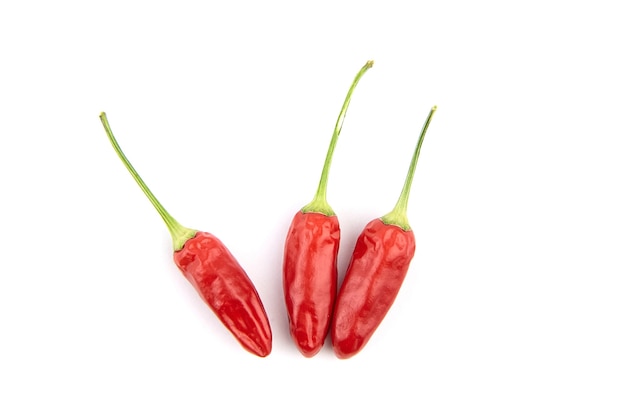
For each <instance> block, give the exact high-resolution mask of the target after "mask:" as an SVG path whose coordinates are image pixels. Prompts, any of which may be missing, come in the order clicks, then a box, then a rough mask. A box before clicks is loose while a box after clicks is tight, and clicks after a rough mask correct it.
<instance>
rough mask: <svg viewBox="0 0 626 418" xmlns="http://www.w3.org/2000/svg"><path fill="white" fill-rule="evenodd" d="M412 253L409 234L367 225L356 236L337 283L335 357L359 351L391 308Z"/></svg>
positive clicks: (390, 227) (377, 224) (381, 225)
mask: <svg viewBox="0 0 626 418" xmlns="http://www.w3.org/2000/svg"><path fill="white" fill-rule="evenodd" d="M414 254H415V236H414V235H413V231H411V230H409V231H405V230H403V229H402V228H400V227H398V226H395V225H386V224H384V223H383V222H382V221H381V220H380V219H375V220H373V221H371V222H370V223H368V224H367V225H366V226H365V228H364V229H363V232H361V235H359V237H358V239H357V241H356V245H355V248H354V252H353V254H352V259H351V260H350V264H349V265H348V270H347V271H346V276H345V278H344V280H343V283H342V284H341V288H340V290H339V294H338V296H337V302H336V303H335V312H334V317H333V323H332V326H331V340H332V344H333V350H334V351H335V355H336V356H337V357H339V358H341V359H347V358H350V357H352V356H354V355H355V354H357V353H358V352H359V351H361V350H362V349H363V347H364V346H365V344H367V342H368V341H369V339H370V338H371V336H372V335H373V334H374V331H376V328H378V326H379V325H380V323H381V322H382V320H383V318H384V317H385V315H387V312H388V311H389V309H390V308H391V305H392V304H393V302H394V300H395V299H396V296H397V295H398V292H399V291H400V287H401V286H402V282H403V281H404V278H405V277H406V273H407V271H408V269H409V264H410V263H411V260H412V259H413V255H414Z"/></svg>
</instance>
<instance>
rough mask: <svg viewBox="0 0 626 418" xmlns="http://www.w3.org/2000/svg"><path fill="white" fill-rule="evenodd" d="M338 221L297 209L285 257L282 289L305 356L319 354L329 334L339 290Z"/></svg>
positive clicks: (294, 334)
mask: <svg viewBox="0 0 626 418" xmlns="http://www.w3.org/2000/svg"><path fill="white" fill-rule="evenodd" d="M339 237H340V230H339V221H338V220H337V217H336V216H326V215H324V214H321V213H315V212H308V213H303V212H301V211H300V212H298V213H297V214H296V215H295V216H294V218H293V220H292V222H291V226H290V228H289V232H288V233H287V239H286V241H285V252H284V258H283V291H284V296H285V304H286V306H287V315H288V318H289V332H290V334H291V337H292V339H293V341H294V342H295V343H296V346H297V347H298V349H299V350H300V352H301V353H302V354H303V355H304V356H305V357H313V356H314V355H315V354H317V353H318V352H319V351H320V349H321V348H322V346H323V345H324V340H325V339H326V335H327V334H328V328H329V326H330V320H331V315H332V310H333V304H334V301H335V295H336V293H337V252H338V251H339Z"/></svg>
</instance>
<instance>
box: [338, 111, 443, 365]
mask: <svg viewBox="0 0 626 418" xmlns="http://www.w3.org/2000/svg"><path fill="white" fill-rule="evenodd" d="M436 109H437V108H436V107H433V108H432V109H431V111H430V113H429V115H428V118H427V119H426V122H425V124H424V127H423V129H422V133H421V135H420V138H419V141H418V143H417V146H416V148H415V152H414V154H413V158H412V160H411V164H410V166H409V172H408V174H407V176H406V179H405V182H404V187H403V188H402V192H401V193H400V197H399V199H398V202H397V203H396V206H395V207H394V209H393V210H392V211H391V212H389V213H388V214H386V215H385V216H382V217H381V218H378V219H374V220H372V221H371V222H369V223H368V224H367V225H366V226H365V228H364V230H363V231H362V232H361V234H360V235H359V237H358V238H357V241H356V245H355V247H354V252H353V254H352V258H351V260H350V263H349V264H348V269H347V271H346V276H345V278H344V280H343V283H342V284H341V288H340V290H339V294H338V295H337V302H336V304H335V311H334V316H333V322H332V326H331V340H332V344H333V350H334V351H335V354H336V356H337V357H339V358H342V359H346V358H349V357H352V356H354V355H355V354H357V353H358V352H359V351H361V350H362V349H363V347H364V346H365V344H367V342H368V341H369V339H370V338H371V336H372V335H373V334H374V331H376V328H378V326H379V325H380V323H381V322H382V320H383V318H384V317H385V315H387V312H388V311H389V309H390V308H391V305H392V304H393V302H394V300H395V299H396V296H397V295H398V292H399V290H400V287H401V285H402V282H403V281H404V278H405V277H406V274H407V271H408V269H409V265H410V263H411V260H412V259H413V255H414V254H415V236H414V235H413V231H412V230H411V227H410V225H409V221H408V218H407V204H408V199H409V192H410V189H411V183H412V181H413V175H414V173H415V166H416V164H417V159H418V157H419V153H420V149H421V147H422V142H423V141H424V136H425V135H426V130H427V129H428V125H429V124H430V120H431V119H432V116H433V114H434V112H435V110H436Z"/></svg>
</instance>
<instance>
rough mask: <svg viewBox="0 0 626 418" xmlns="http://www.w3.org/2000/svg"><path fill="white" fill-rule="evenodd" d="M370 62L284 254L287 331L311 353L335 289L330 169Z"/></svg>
mask: <svg viewBox="0 0 626 418" xmlns="http://www.w3.org/2000/svg"><path fill="white" fill-rule="evenodd" d="M372 65H374V62H373V61H368V62H367V63H366V64H365V65H364V66H363V67H362V68H361V70H360V71H359V72H358V74H357V75H356V77H355V79H354V81H353V83H352V86H351V87H350V90H349V91H348V94H347V96H346V99H345V101H344V104H343V107H342V108H341V112H340V113H339V117H338V119H337V123H336V124H335V130H334V132H333V136H332V139H331V141H330V145H329V148H328V153H327V154H326V160H325V162H324V168H323V169H322V176H321V179H320V182H319V186H318V188H317V192H316V194H315V197H314V198H313V200H312V201H311V203H309V204H308V205H306V206H304V207H303V208H302V209H301V210H300V211H299V212H298V213H296V215H295V216H294V218H293V220H292V222H291V226H290V227H289V231H288V232H287V238H286V241H285V250H284V258H283V291H284V295H285V304H286V306H287V314H288V318H289V332H290V334H291V337H292V339H293V341H294V342H295V343H296V346H297V347H298V349H299V350H300V352H301V353H302V354H303V355H304V356H305V357H313V356H314V355H315V354H317V353H318V352H319V351H320V349H321V348H322V346H323V345H324V339H325V338H326V335H327V334H328V328H329V325H330V319H331V314H332V310H333V304H334V300H335V295H336V293H337V252H338V250H339V237H340V230H339V221H338V220H337V216H336V215H335V212H334V211H333V209H332V208H331V207H330V205H329V204H328V202H327V200H326V186H327V183H328V171H329V168H330V163H331V160H332V156H333V151H334V149H335V145H336V143H337V139H338V138H339V134H340V132H341V127H342V125H343V120H344V118H345V115H346V112H347V110H348V105H349V104H350V98H351V97H352V92H353V91H354V89H355V87H356V85H357V84H358V82H359V80H360V79H361V76H363V74H365V72H366V71H367V70H368V69H369V68H371V67H372Z"/></svg>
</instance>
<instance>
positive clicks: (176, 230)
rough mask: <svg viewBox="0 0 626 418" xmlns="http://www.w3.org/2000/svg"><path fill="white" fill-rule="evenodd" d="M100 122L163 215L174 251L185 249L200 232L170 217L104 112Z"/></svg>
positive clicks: (153, 203) (130, 170) (132, 172)
mask: <svg viewBox="0 0 626 418" xmlns="http://www.w3.org/2000/svg"><path fill="white" fill-rule="evenodd" d="M100 120H101V121H102V125H103V126H104V130H105V131H106V133H107V136H108V137H109V140H110V141H111V145H113V148H114V149H115V152H116V153H117V155H118V157H120V159H121V160H122V162H123V163H124V166H125V167H126V168H127V169H128V171H129V172H130V174H131V175H132V176H133V178H134V179H135V181H136V182H137V184H138V185H139V187H140V188H141V190H143V192H144V193H145V195H146V196H147V197H148V199H149V200H150V202H151V203H152V205H153V206H154V208H155V209H156V210H157V212H159V215H161V218H162V219H163V221H165V225H167V229H168V230H169V231H170V235H171V236H172V243H173V245H174V251H178V250H180V249H181V248H183V245H185V242H187V240H189V238H192V237H193V236H194V235H195V234H196V232H198V231H196V230H194V229H190V228H186V227H184V226H182V225H181V224H179V223H178V221H176V219H174V218H173V217H172V215H170V214H169V213H168V212H167V210H165V208H164V207H163V205H162V204H161V203H160V202H159V201H158V199H157V198H156V197H155V196H154V194H152V192H151V191H150V189H149V188H148V186H147V185H146V183H145V182H144V181H143V180H142V178H141V176H139V173H137V170H135V168H134V167H133V165H132V164H131V163H130V161H128V158H126V155H124V152H123V151H122V148H120V145H119V144H118V143H117V140H116V139H115V136H113V131H112V130H111V127H110V126H109V121H108V119H107V116H106V114H105V113H104V112H102V113H100Z"/></svg>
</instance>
